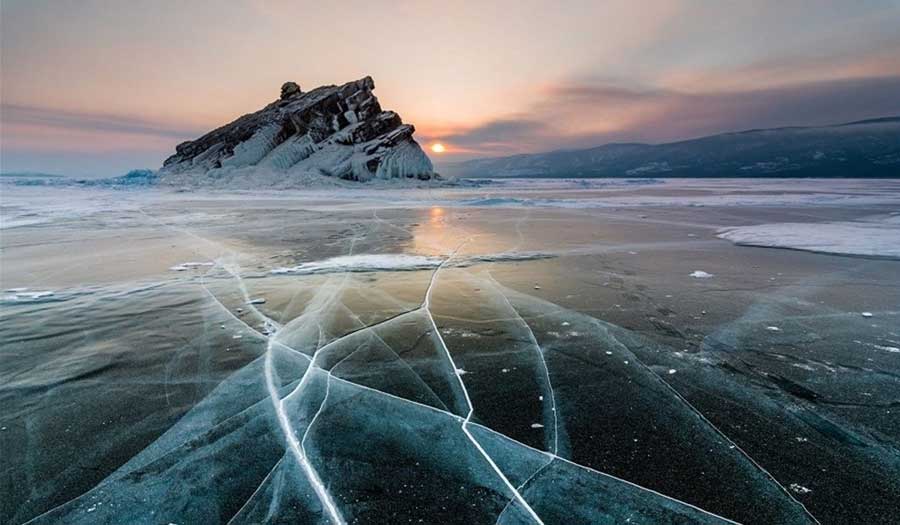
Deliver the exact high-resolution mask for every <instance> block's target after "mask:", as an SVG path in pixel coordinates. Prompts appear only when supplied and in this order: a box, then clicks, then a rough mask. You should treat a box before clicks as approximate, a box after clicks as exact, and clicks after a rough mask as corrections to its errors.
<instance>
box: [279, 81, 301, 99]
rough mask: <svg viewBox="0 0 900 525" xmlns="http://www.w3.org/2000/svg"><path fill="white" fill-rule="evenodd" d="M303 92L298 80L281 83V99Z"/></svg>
mask: <svg viewBox="0 0 900 525" xmlns="http://www.w3.org/2000/svg"><path fill="white" fill-rule="evenodd" d="M302 94H303V91H301V90H300V85H299V84H297V83H296V82H285V83H284V84H282V85H281V100H284V99H287V98H291V97H293V96H295V95H302Z"/></svg>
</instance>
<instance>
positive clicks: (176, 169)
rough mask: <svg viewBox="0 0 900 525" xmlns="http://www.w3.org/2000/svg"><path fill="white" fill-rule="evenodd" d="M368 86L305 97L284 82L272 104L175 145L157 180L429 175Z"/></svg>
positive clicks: (421, 156) (409, 137)
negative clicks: (257, 172) (281, 175)
mask: <svg viewBox="0 0 900 525" xmlns="http://www.w3.org/2000/svg"><path fill="white" fill-rule="evenodd" d="M374 88H375V83H374V82H373V80H372V78H371V77H365V78H363V79H360V80H356V81H354V82H348V83H346V84H344V85H342V86H323V87H319V88H316V89H314V90H312V91H309V92H306V93H304V92H302V91H301V90H300V86H299V85H297V84H296V83H294V82H286V83H285V84H284V85H283V86H282V87H281V97H280V99H279V100H276V101H275V102H272V103H271V104H269V105H267V106H266V107H264V108H263V109H261V110H259V111H257V112H255V113H250V114H248V115H244V116H242V117H240V118H238V119H237V120H235V121H234V122H232V123H230V124H227V125H225V126H222V127H220V128H218V129H215V130H213V131H211V132H209V133H207V134H206V135H204V136H202V137H200V138H198V139H197V140H192V141H188V142H184V143H182V144H179V145H178V146H177V147H176V148H175V154H174V155H172V156H171V157H169V158H168V159H166V161H165V163H164V164H163V168H162V170H160V176H161V179H162V181H163V182H164V183H166V182H170V183H190V182H191V178H192V177H204V176H205V177H206V178H207V179H210V178H212V179H223V178H228V177H232V176H233V175H234V174H235V173H241V174H243V175H246V176H248V177H251V176H252V173H253V170H264V171H265V173H268V174H271V173H272V172H276V173H280V172H284V173H286V174H290V175H292V176H298V175H309V174H314V175H326V176H332V177H339V178H342V179H347V180H359V181H364V180H369V179H371V178H374V177H378V178H383V179H390V178H417V179H420V180H427V179H430V178H432V177H433V176H434V170H433V167H432V164H431V161H430V160H429V159H428V156H427V155H425V153H424V152H423V151H422V149H421V148H420V147H419V144H418V143H416V141H415V140H414V139H413V132H414V131H415V128H414V127H413V126H412V125H410V124H404V123H403V121H402V120H401V119H400V116H399V115H398V114H396V113H394V112H393V111H383V110H382V109H381V106H380V105H379V103H378V99H377V98H376V97H375V95H374V94H373V93H372V90H373V89H374Z"/></svg>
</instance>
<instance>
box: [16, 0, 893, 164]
mask: <svg viewBox="0 0 900 525" xmlns="http://www.w3.org/2000/svg"><path fill="white" fill-rule="evenodd" d="M745 4H750V3H736V2H695V1H690V0H660V1H655V2H633V1H624V0H613V1H609V2H528V1H519V2H452V1H444V2H424V1H423V2H418V1H417V2H412V1H409V2H407V1H393V2H371V1H348V2H340V3H326V2H294V1H276V0H245V1H233V2H228V3H224V4H223V3H221V2H214V1H212V0H208V1H207V0H195V1H190V2H184V1H179V2H174V1H136V2H113V1H99V0H81V1H75V0H55V1H51V0H33V1H25V0H11V1H6V0H5V1H4V2H3V5H2V17H0V24H2V32H0V38H2V66H3V67H2V92H0V93H2V104H3V107H2V113H0V120H2V155H0V163H2V169H3V170H4V171H9V170H17V169H32V170H43V171H56V172H67V173H73V174H85V175H88V174H95V173H98V172H99V171H111V172H113V173H118V172H119V171H121V170H122V169H123V168H126V167H141V166H147V167H157V166H158V165H159V164H160V163H161V161H162V160H163V158H165V156H167V155H168V154H169V153H170V152H171V151H172V150H173V149H174V146H175V144H177V143H178V142H180V141H181V140H185V139H187V138H193V137H195V136H196V135H198V134H200V133H202V132H204V131H206V130H208V129H211V128H213V127H215V126H218V125H221V124H223V123H225V122H228V121H229V120H231V119H233V118H235V117H237V116H239V115H240V114H243V113H246V112H249V111H253V110H256V109H258V108H259V107H261V106H262V105H263V104H265V103H267V102H269V101H271V100H273V99H274V98H276V97H277V93H278V88H279V86H280V85H281V83H282V82H284V81H286V80H294V81H297V82H298V83H300V84H301V86H303V87H304V88H312V87H315V86H317V85H321V84H334V83H342V82H346V81H349V80H352V79H356V78H360V77H363V76H365V75H371V76H373V77H374V79H375V83H376V94H377V95H378V97H379V99H380V100H381V102H382V106H383V107H385V108H387V109H393V110H396V111H397V112H399V113H400V114H401V116H402V117H403V118H404V120H405V121H407V122H412V123H414V124H415V125H416V127H417V129H418V133H417V137H418V138H419V140H420V141H422V142H425V143H426V145H427V144H430V143H431V142H434V141H440V142H442V143H443V144H445V145H446V146H447V150H448V151H447V153H445V154H443V156H442V159H454V158H457V159H458V158H465V157H471V156H480V155H502V154H511V153H517V152H524V151H539V150H547V149H555V148H561V147H580V146H588V145H595V144H599V143H602V142H605V141H609V140H617V141H618V140H640V141H664V140H672V139H677V138H683V137H684V136H691V135H696V134H703V133H712V132H717V131H726V130H730V129H740V128H746V127H759V126H764V125H785V124H817V123H827V122H839V121H843V120H852V119H856V118H867V117H872V116H883V115H885V114H892V113H900V97H898V96H896V95H893V96H892V95H891V92H892V91H893V88H894V87H896V82H897V77H898V76H900V58H898V57H900V32H898V31H896V27H900V5H898V3H897V2H892V1H888V0H885V1H869V0H866V1H860V2H844V1H842V0H823V1H821V2H816V3H814V4H810V3H809V2H801V1H796V0H788V1H781V2H775V1H763V2H753V3H752V5H745ZM811 5H813V7H811ZM854 93H858V94H860V95H862V96H861V97H853V96H852V95H853V94H854ZM856 98H861V99H863V100H856ZM863 102H865V103H863ZM816 104H819V106H820V108H818V109H817V107H816ZM766 108H769V109H768V110H767V109H766ZM433 156H434V155H433ZM442 159H435V160H437V161H438V162H440V161H441V160H442ZM102 174H104V175H107V174H111V173H102Z"/></svg>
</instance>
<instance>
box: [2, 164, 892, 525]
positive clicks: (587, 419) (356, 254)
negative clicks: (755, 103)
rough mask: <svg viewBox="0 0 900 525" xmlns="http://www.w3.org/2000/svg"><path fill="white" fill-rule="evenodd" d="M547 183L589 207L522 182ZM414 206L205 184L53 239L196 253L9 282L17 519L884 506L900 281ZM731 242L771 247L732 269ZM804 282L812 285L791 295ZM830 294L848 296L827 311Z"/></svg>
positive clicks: (569, 225)
mask: <svg viewBox="0 0 900 525" xmlns="http://www.w3.org/2000/svg"><path fill="white" fill-rule="evenodd" d="M270 155H271V152H270ZM270 158H272V159H274V157H270ZM666 184H669V183H660V184H655V185H654V188H662V187H664V186H666ZM710 184H712V185H713V186H717V187H719V186H718V185H720V184H723V183H720V182H712V183H710ZM548 187H549V188H551V190H550V191H552V192H557V191H559V192H566V191H570V190H571V191H573V192H574V191H576V190H575V188H576V187H577V188H581V189H578V190H577V191H582V190H583V189H584V188H582V187H580V186H578V185H576V184H574V183H558V182H540V183H532V182H528V183H523V187H522V188H519V190H517V191H522V192H532V193H534V194H535V195H533V197H535V198H541V199H544V198H547V199H550V198H551V197H546V196H540V194H541V193H543V192H547V191H548V190H547V188H548ZM602 187H603V188H605V189H604V191H605V190H606V189H609V188H607V187H605V186H602ZM615 188H617V187H613V189H609V191H618V190H616V189H615ZM628 188H630V187H626V191H632V190H631V189H628ZM588 189H590V188H588ZM720 189H721V187H720ZM404 191H405V190H403V191H398V192H397V193H396V194H393V193H391V194H390V195H385V194H384V193H379V192H377V191H372V192H368V193H367V192H366V191H365V190H360V193H359V194H353V195H352V196H350V197H348V195H347V194H346V193H344V192H322V193H316V192H313V191H311V192H310V195H306V196H303V197H302V199H303V200H302V201H299V202H295V200H296V199H298V198H299V197H298V196H297V195H296V194H295V195H293V196H285V195H279V196H271V195H262V194H247V195H237V196H235V195H227V196H221V197H216V196H212V195H193V196H192V197H190V199H191V200H190V206H191V207H190V209H189V210H182V209H181V208H180V207H181V206H183V201H182V200H181V199H183V198H185V197H184V196H183V195H174V196H173V195H168V196H165V197H162V203H155V204H153V206H155V209H151V207H152V206H151V205H150V204H148V203H146V202H141V201H139V200H138V201H134V200H131V199H133V197H127V198H123V199H121V200H122V201H123V202H121V203H118V204H117V206H119V207H117V208H113V210H112V214H111V215H112V217H110V216H109V215H105V213H106V212H103V211H102V210H93V211H90V212H89V213H84V214H81V213H80V212H79V213H78V214H75V213H73V214H69V215H65V216H60V217H62V218H60V217H56V216H54V217H51V218H48V219H47V222H44V223H42V224H45V225H46V224H55V225H61V227H63V228H69V224H70V223H69V222H68V221H72V220H83V218H84V217H90V218H91V219H90V220H91V221H97V222H92V223H91V224H92V225H96V224H103V225H104V227H120V226H121V224H120V223H117V222H116V221H124V220H127V221H133V222H134V223H138V224H140V227H141V228H147V229H146V230H140V233H141V234H142V235H146V237H141V236H137V235H130V234H132V233H134V230H131V229H126V230H125V231H126V233H128V234H129V235H127V236H126V235H123V236H122V237H121V238H120V239H129V241H130V242H129V244H130V243H131V242H134V243H137V242H139V241H138V239H143V238H154V237H160V236H161V237H163V238H164V241H165V242H164V243H163V245H164V246H165V248H166V249H168V248H169V247H171V246H172V245H175V244H177V243H186V244H188V245H189V248H190V249H189V250H188V251H187V252H186V253H178V254H175V255H172V256H171V257H170V258H168V259H164V260H162V259H161V260H159V261H155V263H156V265H155V267H154V270H153V272H155V273H153V274H152V275H151V278H147V279H146V281H141V282H129V284H128V285H127V286H125V285H122V286H118V285H116V286H113V285H106V284H103V285H83V286H82V285H79V286H81V287H76V286H72V287H71V288H66V287H63V286H59V287H57V286H55V285H51V284H49V283H41V281H40V280H39V279H37V278H34V279H28V278H21V279H20V278H17V279H15V280H11V281H8V283H7V282H5V283H4V289H6V288H15V289H8V290H7V291H5V292H4V295H11V296H15V295H16V294H21V293H40V292H41V291H44V290H49V289H53V290H54V291H55V292H56V293H55V295H54V296H53V297H52V299H53V300H52V301H51V300H50V299H51V297H44V299H42V301H44V302H41V301H38V300H31V299H28V296H23V297H24V299H22V300H16V301H4V302H3V310H2V311H0V338H2V340H3V341H4V345H3V346H4V358H5V359H9V362H10V363H11V365H10V366H4V367H0V368H2V370H0V382H2V384H3V385H4V387H3V389H0V403H2V404H3V406H4V407H5V408H7V411H8V412H7V413H8V414H9V415H7V413H4V414H2V415H0V423H2V425H0V430H2V433H3V438H2V439H4V451H6V446H7V445H8V446H9V447H11V448H10V451H11V453H10V454H8V455H7V454H4V461H6V462H8V463H4V467H6V466H7V464H8V465H9V468H8V469H7V472H10V479H11V480H12V483H10V484H9V490H8V491H6V494H5V495H4V496H3V504H4V508H3V510H4V512H5V511H6V510H7V509H11V510H10V512H9V513H8V515H9V516H11V519H10V521H11V522H14V523H25V522H29V521H31V522H32V523H58V522H66V523H98V522H110V523H112V522H115V523H121V522H128V523H192V522H226V523H227V522H230V523H235V524H238V523H285V522H300V523H382V522H389V523H402V522H426V523H451V522H463V523H548V524H549V523H627V522H629V521H630V522H637V523H731V522H734V521H737V522H743V523H815V522H816V520H817V519H819V520H821V521H822V522H828V521H829V520H828V519H825V517H827V518H830V521H832V522H853V520H854V519H856V518H859V517H860V516H868V517H872V516H875V517H877V518H878V519H881V521H885V520H884V519H883V518H884V517H885V516H891V515H892V511H893V509H894V508H895V507H896V505H894V503H896V496H895V494H896V493H897V490H898V485H897V481H896V479H897V477H896V472H898V470H897V469H898V466H900V461H898V460H897V456H896V454H895V450H894V449H895V448H896V446H895V444H896V442H897V441H896V440H897V436H898V435H900V429H898V427H897V426H896V418H892V417H891V411H895V410H896V395H895V393H896V391H897V385H898V383H897V373H896V358H897V352H898V348H900V343H898V341H900V335H897V330H896V328H894V326H896V320H897V316H898V315H900V314H898V312H897V311H896V306H895V304H896V302H895V301H893V295H891V294H892V293H893V288H892V287H891V286H880V287H879V286H874V285H873V282H875V281H874V280H872V279H870V278H867V277H866V276H867V275H871V274H867V273H866V272H872V271H873V270H872V268H875V269H877V271H879V272H882V273H878V274H875V275H877V276H879V277H883V276H884V275H887V276H891V275H895V273H891V272H892V271H894V272H895V270H892V268H893V267H892V266H890V265H891V264H894V262H893V261H886V260H885V261H873V260H862V259H850V258H842V257H831V258H828V257H822V259H825V262H824V263H823V264H822V267H817V268H813V269H804V268H797V267H794V266H793V265H792V264H793V262H794V261H795V260H796V259H792V258H791V257H792V256H793V257H809V256H808V255H807V256H804V255H803V254H795V253H793V254H792V253H791V252H775V251H772V250H752V249H750V248H741V247H735V246H733V245H732V244H731V243H729V242H725V241H721V240H718V239H714V238H710V239H708V240H689V241H686V238H687V237H688V236H689V235H688V232H690V233H694V232H698V234H697V235H698V236H701V237H703V236H708V237H713V234H714V232H715V229H716V228H717V227H718V226H717V225H715V224H711V222H712V220H708V218H707V217H706V215H705V213H706V211H705V210H703V211H697V210H692V211H689V212H684V211H683V210H681V209H678V210H677V211H675V212H671V213H672V215H669V216H665V217H659V216H658V215H657V213H659V214H661V213H662V211H658V212H657V211H653V212H646V213H634V212H629V211H624V212H623V211H616V212H614V213H613V212H610V213H606V212H603V211H602V210H593V211H591V212H590V213H591V214H593V213H596V214H597V215H596V216H594V215H587V214H586V212H582V211H578V212H572V211H570V210H562V211H560V210H558V209H555V210H549V211H547V210H543V211H541V210H528V211H527V212H526V211H525V210H522V213H518V212H515V211H513V210H502V209H499V208H502V206H483V208H490V209H481V210H476V209H474V208H475V206H473V205H470V204H471V203H469V204H464V205H462V206H455V205H453V204H452V203H453V202H458V201H459V198H460V197H459V195H454V194H452V193H450V192H447V193H439V192H434V193H432V192H421V193H418V194H415V193H404ZM460 191H461V194H462V195H464V196H465V197H466V200H469V199H470V198H472V197H473V192H481V191H482V190H470V189H465V190H460ZM854 191H858V190H854ZM860 195H861V194H860ZM474 196H477V195H474ZM487 198H491V197H487ZM529 198H530V197H529ZM566 198H568V197H566ZM573 198H574V197H573ZM667 198H668V197H667ZM691 198H693V197H691ZM734 198H738V197H734ZM785 198H796V199H798V200H799V199H800V197H785ZM863 198H866V199H868V198H871V199H876V198H880V197H877V196H873V195H861V196H860V197H859V199H863ZM884 198H887V197H884ZM625 199H635V200H634V202H636V201H637V200H639V199H649V200H654V202H663V201H664V199H663V198H662V196H656V197H654V196H653V194H649V195H645V196H633V195H632V196H628V197H626V196H622V197H621V199H620V201H623V200H625ZM472 200H473V201H474V199H472ZM598 201H599V199H598ZM222 202H225V205H224V206H225V207H226V208H228V211H227V212H226V213H217V212H215V211H214V210H215V209H216V207H217V206H222ZM759 202H760V203H762V202H763V199H762V198H760V200H759ZM448 203H450V204H448ZM4 204H5V203H4ZM804 205H806V204H804ZM23 206H24V205H23ZM441 206H447V207H445V208H442V209H440V211H439V212H438V211H436V210H438V209H439V208H440V207H441ZM598 207H599V206H598ZM420 208H421V209H420ZM535 208H537V207H535ZM24 209H25V208H22V209H19V210H18V211H15V213H21V211H22V210H24ZM138 209H140V210H141V211H137V210H138ZM376 210H377V211H376ZM809 212H810V210H802V211H801V212H797V213H801V214H802V213H809ZM742 213H747V212H746V210H742ZM786 213H787V212H786ZM532 214H533V215H532ZM123 217H124V219H123ZM258 217H265V218H266V219H265V220H262V221H260V222H255V221H256V220H257V218H258ZM585 217H591V218H592V219H596V220H595V221H594V222H587V221H584V222H577V221H578V220H582V219H584V218H585ZM719 217H725V219H724V220H725V222H726V223H729V224H730V223H734V222H735V221H743V220H744V219H742V218H741V217H742V215H741V214H740V213H737V212H735V210H730V211H727V212H725V213H723V214H722V215H721V216H719ZM654 220H657V221H658V222H656V223H654V222H651V221H654ZM777 220H783V218H779V219H777ZM791 220H797V219H791ZM104 221H108V222H104ZM666 221H671V223H672V224H666V225H663V223H665V222H666ZM748 222H750V221H749V219H748ZM607 223H611V224H607ZM110 225H117V226H110ZM604 225H606V226H607V229H604ZM131 227H133V226H129V228H131ZM23 228H24V227H23ZM44 228H45V227H44V226H42V227H41V228H40V230H43V229H44ZM541 228H547V230H545V231H547V232H549V233H546V234H545V236H544V237H543V238H539V239H536V238H535V231H541V230H540V229H541ZM47 229H48V230H49V228H47ZM15 230H16V228H12V229H10V230H9V231H10V232H13V233H15ZM36 230H39V228H34V229H31V230H28V231H27V232H26V231H25V230H23V232H22V235H21V237H19V238H16V240H18V241H20V242H21V241H23V240H25V241H30V239H26V238H25V237H26V235H25V234H26V233H27V234H29V235H35V232H36ZM310 232H313V233H315V235H317V236H316V237H314V238H313V240H312V241H310V240H309V238H307V237H304V235H307V234H310ZM316 232H318V233H316ZM703 232H706V233H703ZM6 233H7V232H6V231H5V232H4V236H6ZM65 233H66V235H68V234H69V233H70V230H65ZM578 235H580V236H581V237H580V238H578V237H577V236H578ZM638 236H644V237H645V238H640V239H639V238H636V237H638ZM60 238H65V237H64V236H61V237H60ZM573 238H576V239H577V240H578V242H575V241H573V240H572V239H573ZM584 238H586V239H587V241H585V242H581V239H584ZM120 239H117V243H116V245H117V246H118V244H119V242H118V241H119V240H120ZM538 241H539V242H538ZM5 242H8V241H5ZM685 242H689V243H702V244H696V245H695V244H690V245H685ZM64 246H67V245H64ZM686 246H687V247H686ZM694 246H701V247H703V249H708V250H710V253H709V256H707V254H706V253H703V254H702V255H703V256H702V257H694V256H695V255H696V253H695V252H693V251H691V250H692V248H693V247H694ZM4 248H5V250H4V251H7V250H6V245H4ZM13 249H18V248H17V246H15V245H13ZM63 250H65V248H63ZM635 250H640V255H641V256H640V257H635V256H629V255H628V252H629V251H635ZM713 250H718V251H713ZM10 251H13V250H10ZM749 251H754V252H765V253H768V254H772V253H774V254H776V255H779V256H785V257H786V258H785V259H783V260H782V259H778V258H776V259H775V262H772V260H771V259H766V258H765V255H760V256H759V257H760V258H759V259H754V260H753V263H754V264H771V265H773V267H772V268H768V267H767V268H764V270H763V271H761V275H763V277H759V275H743V274H744V273H752V272H751V269H750V267H751V265H744V266H741V264H740V261H741V260H742V259H741V257H742V255H743V254H744V253H746V252H749ZM156 253H166V252H165V251H160V252H156ZM127 256H128V257H132V256H133V255H132V254H130V253H129V254H127ZM667 257H671V259H666V258H667ZM134 259H142V258H141V257H136V256H135V257H134ZM143 259H148V258H146V257H145V258H143ZM149 259H152V257H150V258H149ZM179 261H204V262H179ZM301 261H307V262H301ZM736 261H737V262H736ZM173 265H174V266H173ZM732 265H734V266H732ZM111 267H112V266H108V267H104V268H111ZM696 267H700V268H703V270H696V273H702V274H703V275H704V276H708V275H713V274H714V275H715V276H716V277H715V278H714V279H710V280H706V281H703V282H702V283H700V282H698V281H696V280H694V279H693V278H690V277H688V276H689V275H692V274H691V272H692V271H694V270H693V269H694V268H696ZM170 268H183V270H176V271H177V272H178V273H172V272H170V271H169V269H170ZM272 268H279V269H278V270H276V271H273V270H272ZM53 270H54V271H60V272H61V273H64V274H66V273H69V272H71V271H72V267H69V266H65V265H64V266H60V267H58V268H54V269H53ZM188 270H190V271H188ZM29 271H32V269H31V268H29ZM801 271H806V272H807V273H808V274H809V275H812V276H813V277H812V279H813V280H814V282H813V283H801V284H799V285H796V286H793V287H791V286H784V287H782V285H781V282H782V281H788V280H792V281H791V282H796V281H797V280H798V277H797V276H796V275H795V274H797V273H799V272H801ZM22 275H25V277H28V276H27V275H26V274H24V273H23V274H22ZM44 275H46V276H48V278H52V277H53V274H52V273H50V272H48V273H46V274H44ZM848 276H849V277H848ZM770 278H775V279H776V280H775V281H770V280H769V279H770ZM867 279H868V280H867ZM884 282H889V284H892V282H893V281H891V280H890V279H887V280H882V284H883V283H884ZM835 283H838V284H841V285H843V286H847V285H848V284H847V283H849V286H857V283H859V284H858V286H859V287H858V288H852V289H851V290H852V292H853V293H849V294H846V296H842V297H841V300H843V301H844V303H841V307H840V308H839V307H837V306H833V305H832V304H831V303H832V302H834V294H835V292H834V290H835ZM701 284H702V286H701ZM20 285H21V286H20ZM26 285H27V286H26ZM25 288H27V289H25ZM735 290H737V291H735ZM813 291H815V293H812V292H813ZM862 292H864V293H862ZM847 297H850V298H849V299H847ZM847 302H850V303H851V304H849V305H848V304H846V303H847ZM613 319H616V321H615V322H613ZM691 319H694V320H696V322H693V323H692V322H691V321H690V320H691ZM854 323H855V324H854ZM873 325H879V326H880V327H882V328H875V327H874V326H873ZM626 326H627V327H628V328H629V329H626V328H625V327H626ZM846 326H852V327H854V330H856V332H853V333H854V336H853V338H852V339H850V340H849V343H848V345H849V346H848V347H847V348H844V347H842V346H841V345H842V344H843V343H842V341H843V340H844V339H847V337H846V335H847V333H846V332H841V330H839V329H838V327H846ZM892 334H893V335H892ZM823 341H824V342H827V344H823ZM834 473H840V476H838V475H835V474H834ZM847 480H849V481H847ZM856 487H859V489H858V490H859V492H854V497H853V498H850V497H846V495H844V493H845V492H846V491H855V490H857V489H856ZM859 494H865V497H856V496H858V495H859ZM878 519H875V518H873V519H872V520H871V521H873V522H875V521H878ZM732 520H733V521H732Z"/></svg>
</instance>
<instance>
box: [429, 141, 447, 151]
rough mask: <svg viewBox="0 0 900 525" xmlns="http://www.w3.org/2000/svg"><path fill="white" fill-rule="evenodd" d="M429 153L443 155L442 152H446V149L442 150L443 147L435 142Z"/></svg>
mask: <svg viewBox="0 0 900 525" xmlns="http://www.w3.org/2000/svg"><path fill="white" fill-rule="evenodd" d="M431 151H432V152H434V153H443V152H444V151H446V148H444V145H443V144H441V143H440V142H435V143H434V144H432V145H431Z"/></svg>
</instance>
